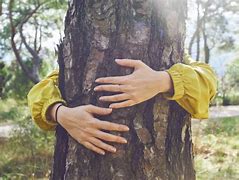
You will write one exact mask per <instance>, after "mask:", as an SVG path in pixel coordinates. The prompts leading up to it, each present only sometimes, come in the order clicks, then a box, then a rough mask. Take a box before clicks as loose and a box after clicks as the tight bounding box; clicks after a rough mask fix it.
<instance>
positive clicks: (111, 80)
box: [95, 76, 127, 84]
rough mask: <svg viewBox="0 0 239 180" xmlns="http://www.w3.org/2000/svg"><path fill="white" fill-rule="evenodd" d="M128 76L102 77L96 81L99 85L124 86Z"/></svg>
mask: <svg viewBox="0 0 239 180" xmlns="http://www.w3.org/2000/svg"><path fill="white" fill-rule="evenodd" d="M126 77H127V76H115V77H102V78H98V79H96V80H95V82H97V83H108V84H124V82H125V80H126Z"/></svg>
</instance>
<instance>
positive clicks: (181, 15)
mask: <svg viewBox="0 0 239 180" xmlns="http://www.w3.org/2000/svg"><path fill="white" fill-rule="evenodd" d="M185 17H186V0H167V1H165V0H124V1H120V0H97V1H96V0H71V1H70V2H69V9H68V12H67V15H66V19H65V38H64V40H63V42H62V44H61V45H60V46H59V66H60V76H59V82H60V84H59V86H60V89H61V93H62V95H63V98H64V99H65V100H66V101H67V103H68V105H69V106H70V107H74V106H78V105H83V104H89V103H91V104H95V105H98V106H107V105H108V104H105V103H102V102H99V101H98V98H99V96H100V95H102V94H101V93H95V92H93V90H92V89H93V87H94V86H95V85H96V84H95V83H94V80H95V79H96V78H97V77H102V76H115V75H125V74H129V73H131V72H132V70H131V69H125V68H120V67H119V66H117V65H116V64H115V62H114V59H116V58H131V59H141V60H143V61H144V62H145V63H146V64H148V65H149V66H150V67H152V68H153V69H155V70H164V69H167V68H169V67H170V66H172V65H173V64H174V63H177V62H181V61H182V57H183V51H184V50H183V49H184V38H185ZM155 83H160V82H155ZM101 119H103V120H106V121H112V122H117V123H122V124H126V125H128V126H130V128H131V130H130V132H129V133H123V134H122V136H124V137H126V139H127V140H128V144H127V145H117V144H115V146H116V147H117V149H118V152H117V153H116V154H114V155H112V154H107V155H105V156H100V155H97V154H95V153H93V152H90V151H89V150H87V149H85V148H84V147H83V146H81V145H80V144H78V143H77V142H76V141H75V140H73V139H72V138H71V137H69V136H68V135H67V134H66V132H65V131H64V129H62V128H61V127H58V128H57V132H56V134H57V142H56V147H55V148H56V149H55V154H54V165H53V172H52V179H55V180H59V179H69V180H74V179H84V180H85V179H87V180H91V179H92V180H95V179H100V180H110V179H115V180H116V179H123V180H136V179H140V180H141V179H142V180H144V179H163V180H166V179H172V180H176V179H188V180H193V179H195V171H194V168H193V154H192V139H191V124H190V116H189V114H188V113H186V112H185V111H184V110H183V109H182V108H181V107H180V106H179V105H178V104H177V103H176V102H174V101H168V100H166V99H165V98H163V97H162V96H161V95H158V96H157V97H155V98H153V99H151V100H149V101H147V102H145V103H142V104H139V105H137V106H135V107H131V108H125V109H120V110H114V111H113V113H112V115H110V116H108V117H101Z"/></svg>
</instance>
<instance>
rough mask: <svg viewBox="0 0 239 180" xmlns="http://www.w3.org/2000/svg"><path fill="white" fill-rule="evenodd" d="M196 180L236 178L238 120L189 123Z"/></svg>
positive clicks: (238, 165)
mask: <svg viewBox="0 0 239 180" xmlns="http://www.w3.org/2000/svg"><path fill="white" fill-rule="evenodd" d="M193 132H194V136H193V141H194V146H195V147H194V151H195V168H196V175H197V179H198V180H205V179H213V180H214V179H217V180H231V179H238V178H239V156H238V155H239V152H238V148H239V141H238V139H239V117H230V118H220V119H210V120H208V121H202V122H200V123H199V124H197V123H195V124H194V123H193Z"/></svg>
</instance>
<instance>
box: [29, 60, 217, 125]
mask: <svg viewBox="0 0 239 180" xmlns="http://www.w3.org/2000/svg"><path fill="white" fill-rule="evenodd" d="M184 60H185V61H190V58H189V57H185V58H184ZM167 72H168V73H169V74H170V75H171V78H172V81H173V85H174V95H173V96H171V97H169V96H168V95H166V94H165V97H166V98H167V99H170V100H175V101H176V102H177V103H178V104H179V105H180V106H182V107H183V108H184V109H185V110H186V111H187V112H189V113H190V114H191V116H192V117H193V118H198V119H205V118H208V109H209V104H210V101H211V100H212V99H213V97H215V94H216V89H217V80H216V75H215V73H214V72H213V70H212V69H211V67H210V66H209V65H207V64H204V63H199V62H193V63H190V62H188V65H186V64H181V63H178V64H175V65H173V66H172V67H171V68H170V69H169V70H167ZM57 85H58V70H55V71H53V72H52V73H51V74H50V75H49V76H47V77H46V78H45V79H43V80H42V81H41V82H39V83H38V84H36V85H35V86H33V88H32V89H31V90H30V92H29V93H28V96H27V98H28V105H29V107H30V110H31V114H32V119H33V120H34V121H35V123H36V124H37V125H38V126H39V127H40V128H42V129H44V130H54V129H55V126H56V123H54V122H53V121H52V120H51V119H49V117H47V116H46V114H47V109H48V108H49V107H50V106H51V105H53V104H55V103H57V102H63V103H65V101H64V100H63V99H62V97H61V93H60V91H59V89H58V86H57Z"/></svg>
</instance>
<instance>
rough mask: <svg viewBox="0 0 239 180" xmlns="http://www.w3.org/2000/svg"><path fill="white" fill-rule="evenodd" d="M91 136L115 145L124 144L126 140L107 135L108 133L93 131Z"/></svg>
mask: <svg viewBox="0 0 239 180" xmlns="http://www.w3.org/2000/svg"><path fill="white" fill-rule="evenodd" d="M91 134H92V135H94V136H95V137H97V138H99V139H102V140H104V141H108V142H115V143H121V144H126V143H127V140H126V139H125V138H123V137H120V136H116V135H113V134H109V133H105V132H102V131H99V130H96V131H93V132H91Z"/></svg>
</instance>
